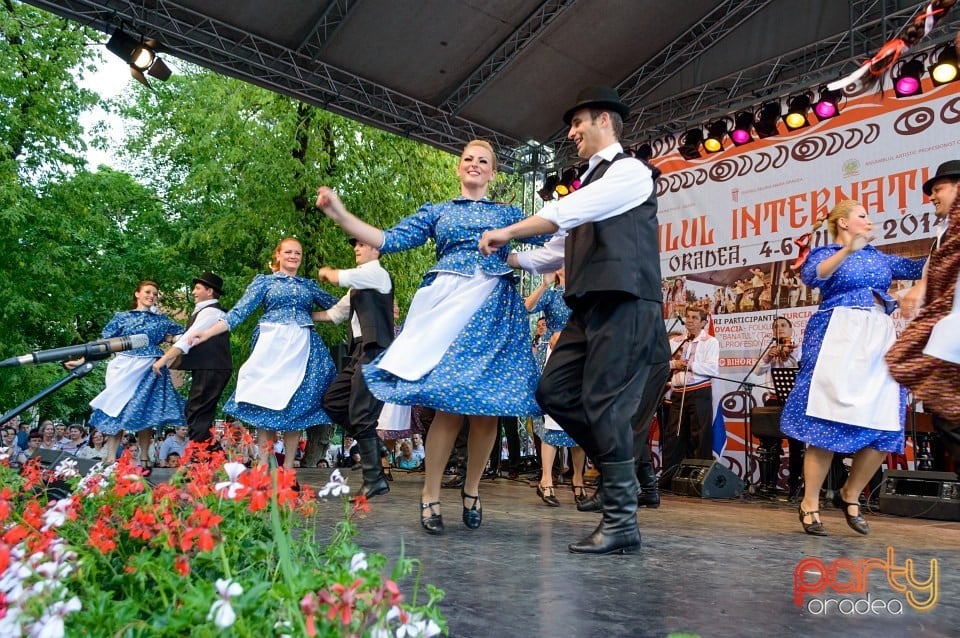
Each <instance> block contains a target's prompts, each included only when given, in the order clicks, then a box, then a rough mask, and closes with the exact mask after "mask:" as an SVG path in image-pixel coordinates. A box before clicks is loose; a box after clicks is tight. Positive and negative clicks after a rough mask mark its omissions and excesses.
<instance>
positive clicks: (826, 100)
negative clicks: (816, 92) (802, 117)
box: [813, 85, 843, 122]
mask: <svg viewBox="0 0 960 638" xmlns="http://www.w3.org/2000/svg"><path fill="white" fill-rule="evenodd" d="M842 99H843V91H841V90H840V89H836V90H834V91H831V90H830V89H828V88H827V87H826V85H824V86H821V87H820V96H819V97H818V98H817V101H816V103H815V104H814V105H813V112H814V113H816V114H817V119H818V120H820V121H821V122H822V121H823V120H829V119H830V118H831V117H836V116H838V115H840V100H842Z"/></svg>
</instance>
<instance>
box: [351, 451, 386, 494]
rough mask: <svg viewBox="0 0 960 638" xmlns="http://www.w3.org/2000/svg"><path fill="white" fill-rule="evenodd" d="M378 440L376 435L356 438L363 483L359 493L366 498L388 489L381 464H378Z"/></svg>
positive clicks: (384, 492)
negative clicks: (367, 437) (370, 437)
mask: <svg viewBox="0 0 960 638" xmlns="http://www.w3.org/2000/svg"><path fill="white" fill-rule="evenodd" d="M379 440H380V439H378V438H377V437H373V438H372V439H358V440H357V448H359V450H360V467H361V468H362V469H363V485H362V486H361V487H360V494H362V495H363V496H366V497H367V498H372V497H374V496H380V495H381V494H386V493H387V492H389V491H390V484H389V483H387V477H386V476H384V474H383V466H382V465H380V447H379V446H378V445H377V443H378V442H379Z"/></svg>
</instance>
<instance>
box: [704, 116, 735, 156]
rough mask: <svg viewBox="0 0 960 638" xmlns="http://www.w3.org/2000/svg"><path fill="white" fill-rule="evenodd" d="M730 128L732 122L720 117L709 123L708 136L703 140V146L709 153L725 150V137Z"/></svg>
mask: <svg viewBox="0 0 960 638" xmlns="http://www.w3.org/2000/svg"><path fill="white" fill-rule="evenodd" d="M729 130H730V123H729V122H727V120H726V119H720V120H717V121H715V122H711V123H710V124H708V125H707V137H706V138H704V140H703V148H704V150H706V151H707V152H708V153H719V152H720V151H722V150H723V138H724V136H725V135H726V134H727V131H729Z"/></svg>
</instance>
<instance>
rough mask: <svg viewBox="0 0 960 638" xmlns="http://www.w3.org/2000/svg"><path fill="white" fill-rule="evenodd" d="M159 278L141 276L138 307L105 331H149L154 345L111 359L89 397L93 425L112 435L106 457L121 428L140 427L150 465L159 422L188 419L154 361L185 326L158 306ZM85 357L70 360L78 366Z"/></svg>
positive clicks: (143, 458) (143, 456)
mask: <svg viewBox="0 0 960 638" xmlns="http://www.w3.org/2000/svg"><path fill="white" fill-rule="evenodd" d="M157 295H158V291H157V284H155V283H154V282H152V281H141V282H140V283H139V284H137V289H136V290H135V291H134V293H133V310H128V311H126V312H118V313H117V314H115V315H114V316H113V318H112V319H110V322H109V323H108V324H107V325H106V326H105V327H104V329H103V332H102V333H101V334H100V336H101V338H103V339H112V338H114V337H126V336H130V335H137V334H145V335H147V338H148V339H149V340H150V345H149V346H147V347H145V348H137V349H136V350H128V351H126V352H121V353H119V354H118V355H117V356H116V357H114V358H113V359H112V360H111V361H110V363H109V364H107V375H106V388H104V390H103V392H101V393H100V394H98V395H97V396H96V397H94V399H93V400H92V401H91V402H90V407H92V408H94V410H93V414H92V415H91V417H90V425H91V426H93V427H95V428H96V429H98V430H99V431H100V432H102V433H103V434H104V435H106V437H107V442H106V444H105V445H104V455H103V458H104V459H106V460H107V461H108V462H113V460H114V459H116V458H117V450H118V449H119V448H120V441H121V436H122V434H123V433H124V432H125V431H126V432H136V433H137V442H138V443H139V444H140V463H141V465H143V466H144V467H145V468H147V469H148V470H149V467H150V466H149V460H148V459H149V458H150V457H149V454H148V452H149V449H150V438H151V435H152V432H151V431H152V430H153V429H154V428H161V427H164V426H177V425H184V424H185V423H186V421H184V418H183V406H184V400H183V397H181V396H180V394H178V393H177V391H176V389H174V387H173V383H172V382H171V380H170V372H169V371H168V370H166V369H164V370H163V371H162V372H161V373H160V374H153V371H152V369H151V366H153V363H154V361H156V360H157V359H159V358H160V357H161V356H163V351H162V350H160V344H161V343H163V342H164V341H167V340H169V338H170V337H173V336H174V335H179V334H183V326H181V325H180V324H178V323H176V322H174V321H172V320H171V319H169V318H168V317H167V316H166V315H164V314H160V313H158V312H154V310H153V307H154V305H155V304H156V302H157ZM82 363H83V359H78V360H76V361H68V362H67V363H66V364H65V365H66V367H68V368H70V369H73V368H75V367H76V366H78V365H80V364H82Z"/></svg>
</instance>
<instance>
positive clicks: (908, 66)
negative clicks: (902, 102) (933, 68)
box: [893, 58, 923, 97]
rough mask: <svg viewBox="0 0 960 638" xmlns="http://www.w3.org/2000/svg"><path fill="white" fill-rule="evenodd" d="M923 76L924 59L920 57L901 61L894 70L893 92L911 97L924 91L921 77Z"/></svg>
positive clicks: (900, 95) (898, 95)
mask: <svg viewBox="0 0 960 638" xmlns="http://www.w3.org/2000/svg"><path fill="white" fill-rule="evenodd" d="M921 76H923V61H922V60H921V59H920V58H913V59H912V60H906V61H901V62H900V63H899V64H897V66H896V67H895V69H894V72H893V92H894V94H895V95H896V96H897V97H910V96H911V95H919V94H920V93H923V87H922V86H921V84H920V78H921Z"/></svg>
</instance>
